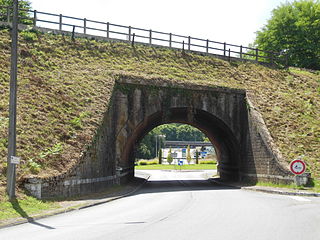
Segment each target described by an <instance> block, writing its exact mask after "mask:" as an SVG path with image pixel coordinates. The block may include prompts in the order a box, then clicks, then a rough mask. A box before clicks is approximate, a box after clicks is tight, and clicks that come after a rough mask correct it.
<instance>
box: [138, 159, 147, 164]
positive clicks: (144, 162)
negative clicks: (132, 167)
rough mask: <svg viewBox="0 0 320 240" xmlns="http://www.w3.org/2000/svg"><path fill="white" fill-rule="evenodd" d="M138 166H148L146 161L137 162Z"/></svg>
mask: <svg viewBox="0 0 320 240" xmlns="http://www.w3.org/2000/svg"><path fill="white" fill-rule="evenodd" d="M138 164H139V165H147V164H148V161H147V160H140V161H139V162H138Z"/></svg>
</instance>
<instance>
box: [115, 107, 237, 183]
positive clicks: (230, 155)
mask: <svg viewBox="0 0 320 240" xmlns="http://www.w3.org/2000/svg"><path fill="white" fill-rule="evenodd" d="M168 123H183V124H189V125H191V126H193V127H196V128H198V129H199V130H201V131H202V132H203V133H204V134H205V135H206V136H207V137H208V138H209V139H210V141H211V143H212V144H213V146H214V148H215V150H216V154H217V160H218V163H219V165H218V171H219V173H220V178H221V179H222V180H236V181H237V180H239V165H240V144H239V142H238V140H237V139H236V137H235V135H234V134H233V132H232V130H231V129H230V127H229V126H227V125H226V124H225V123H224V122H223V121H222V120H221V119H219V118H218V117H216V116H214V115H213V114H211V113H208V112H206V111H204V110H199V109H192V114H190V108H188V107H180V108H171V109H170V111H169V112H168V113H164V112H161V111H159V112H156V113H154V114H151V115H149V116H147V117H146V118H145V119H144V120H143V121H142V122H141V123H139V124H138V125H137V127H135V129H134V130H133V132H132V134H131V136H130V137H129V138H128V141H127V142H126V145H125V148H124V151H123V152H122V155H121V162H120V166H121V167H124V168H126V169H132V172H131V174H130V176H131V177H133V175H134V160H135V152H136V148H137V146H138V144H139V142H140V141H141V140H142V139H143V137H144V136H145V135H146V134H147V133H148V132H150V131H151V130H152V129H153V128H155V127H157V126H160V125H162V124H168Z"/></svg>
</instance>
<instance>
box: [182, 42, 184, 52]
mask: <svg viewBox="0 0 320 240" xmlns="http://www.w3.org/2000/svg"><path fill="white" fill-rule="evenodd" d="M182 51H184V41H182Z"/></svg>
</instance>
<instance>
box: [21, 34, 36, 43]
mask: <svg viewBox="0 0 320 240" xmlns="http://www.w3.org/2000/svg"><path fill="white" fill-rule="evenodd" d="M20 36H21V37H22V38H23V39H24V40H26V42H34V41H36V40H38V36H37V34H36V33H35V32H34V31H21V32H20Z"/></svg>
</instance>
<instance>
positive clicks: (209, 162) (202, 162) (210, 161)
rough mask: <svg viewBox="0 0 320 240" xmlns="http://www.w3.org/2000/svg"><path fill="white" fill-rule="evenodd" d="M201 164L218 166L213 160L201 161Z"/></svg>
mask: <svg viewBox="0 0 320 240" xmlns="http://www.w3.org/2000/svg"><path fill="white" fill-rule="evenodd" d="M199 164H217V162H216V161H213V160H200V161H199Z"/></svg>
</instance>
